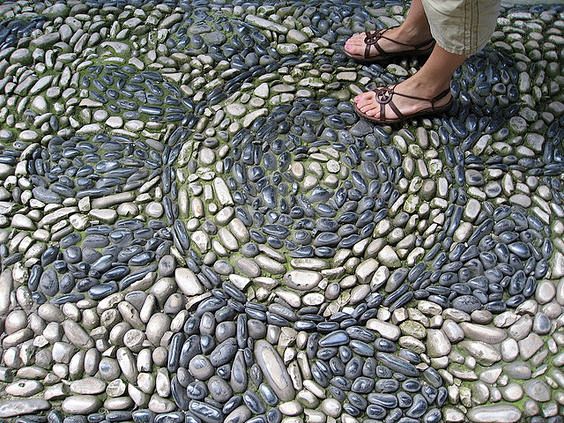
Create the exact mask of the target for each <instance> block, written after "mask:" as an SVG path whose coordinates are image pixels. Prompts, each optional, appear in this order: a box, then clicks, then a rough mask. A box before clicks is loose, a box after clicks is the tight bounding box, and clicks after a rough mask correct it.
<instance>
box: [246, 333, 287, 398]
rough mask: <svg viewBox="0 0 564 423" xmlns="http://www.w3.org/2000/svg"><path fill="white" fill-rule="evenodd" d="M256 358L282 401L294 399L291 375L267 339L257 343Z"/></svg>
mask: <svg viewBox="0 0 564 423" xmlns="http://www.w3.org/2000/svg"><path fill="white" fill-rule="evenodd" d="M254 352H255V358H256V360H257V363H258V365H259V366H260V369H261V370H262V372H263V374H264V377H265V379H266V381H267V382H268V384H269V385H270V387H271V388H272V390H273V391H274V392H275V393H276V395H278V398H280V399H281V400H282V401H290V400H292V399H294V396H295V391H294V386H293V385H292V380H291V379H290V375H289V374H288V371H287V370H286V366H285V365H284V362H283V361H282V358H281V357H280V355H279V354H278V352H277V351H276V350H275V349H274V348H273V347H272V345H270V344H269V343H268V342H267V341H265V340H262V339H261V340H258V341H257V342H256V344H255V350H254Z"/></svg>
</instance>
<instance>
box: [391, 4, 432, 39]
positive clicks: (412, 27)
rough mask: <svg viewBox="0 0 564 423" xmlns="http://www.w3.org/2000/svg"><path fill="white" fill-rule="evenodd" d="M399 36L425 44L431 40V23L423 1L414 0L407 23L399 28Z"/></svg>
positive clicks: (406, 19) (408, 13)
mask: <svg viewBox="0 0 564 423" xmlns="http://www.w3.org/2000/svg"><path fill="white" fill-rule="evenodd" d="M398 30H399V35H401V36H402V37H403V38H407V39H409V40H412V41H420V42H423V41H425V40H428V39H429V38H431V29H430V28H429V21H428V20H427V16H426V15H425V9H424V8H423V3H422V2H421V0H413V1H412V2H411V6H410V8H409V11H408V12H407V16H406V18H405V21H404V22H403V23H402V24H401V25H400V27H399V28H398Z"/></svg>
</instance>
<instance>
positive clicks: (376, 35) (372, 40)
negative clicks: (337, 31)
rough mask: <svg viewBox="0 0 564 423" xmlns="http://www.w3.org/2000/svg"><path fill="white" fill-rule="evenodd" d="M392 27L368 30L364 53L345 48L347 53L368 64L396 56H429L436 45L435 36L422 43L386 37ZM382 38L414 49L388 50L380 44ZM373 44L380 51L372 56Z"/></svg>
mask: <svg viewBox="0 0 564 423" xmlns="http://www.w3.org/2000/svg"><path fill="white" fill-rule="evenodd" d="M394 28H395V27H394ZM390 29H393V28H386V29H381V30H379V31H367V32H366V37H364V44H366V47H365V49H364V55H360V54H351V53H349V52H348V51H346V50H344V52H345V54H346V55H347V56H348V57H350V58H351V59H354V60H356V61H358V62H360V63H363V64H368V63H377V62H383V61H388V60H391V59H395V58H396V57H425V56H429V55H430V54H431V52H432V51H433V48H434V47H435V40H434V39H433V38H430V39H428V40H426V41H424V42H422V43H419V44H415V45H412V44H405V43H402V42H400V41H396V40H394V39H392V38H389V37H386V36H385V35H384V34H385V33H386V32H388V31H389V30H390ZM382 38H384V39H385V40H389V41H392V42H394V43H396V44H399V45H402V46H405V47H411V48H412V50H406V51H396V52H387V51H386V50H384V49H383V48H382V47H381V46H380V44H378V41H380V39H382ZM372 46H374V48H375V49H376V50H377V51H378V53H379V54H378V55H376V56H370V50H371V49H372Z"/></svg>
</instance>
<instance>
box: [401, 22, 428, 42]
mask: <svg viewBox="0 0 564 423" xmlns="http://www.w3.org/2000/svg"><path fill="white" fill-rule="evenodd" d="M398 35H399V36H400V37H401V38H402V39H403V40H405V41H406V42H409V43H422V42H424V41H427V40H429V39H431V31H430V30H429V27H428V26H427V27H425V26H424V25H418V26H415V25H410V24H407V23H405V22H404V23H403V24H402V25H400V26H399V28H398Z"/></svg>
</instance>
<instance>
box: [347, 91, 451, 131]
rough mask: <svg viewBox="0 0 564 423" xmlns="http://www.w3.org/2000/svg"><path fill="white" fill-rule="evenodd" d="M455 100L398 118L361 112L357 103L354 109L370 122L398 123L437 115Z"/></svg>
mask: <svg viewBox="0 0 564 423" xmlns="http://www.w3.org/2000/svg"><path fill="white" fill-rule="evenodd" d="M453 102H454V99H453V98H452V97H451V98H450V100H449V102H448V103H447V104H445V105H444V106H440V107H435V109H424V110H420V111H419V112H416V113H413V114H411V115H407V116H404V117H403V118H398V119H378V118H376V117H373V116H368V115H367V114H365V113H363V112H361V111H360V110H359V109H358V108H357V107H356V104H355V105H354V111H355V112H356V114H357V115H358V116H360V117H361V118H363V119H366V120H369V121H370V122H374V123H379V124H382V125H396V124H399V123H404V122H407V121H408V120H411V119H416V118H420V117H429V116H437V115H439V114H442V113H444V112H447V111H449V110H450V108H451V107H452V103H453Z"/></svg>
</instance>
